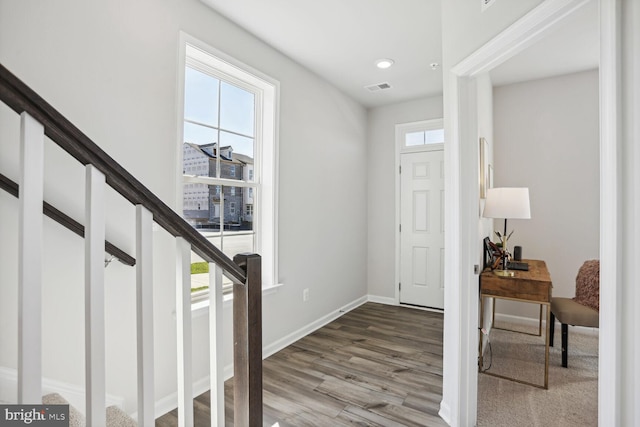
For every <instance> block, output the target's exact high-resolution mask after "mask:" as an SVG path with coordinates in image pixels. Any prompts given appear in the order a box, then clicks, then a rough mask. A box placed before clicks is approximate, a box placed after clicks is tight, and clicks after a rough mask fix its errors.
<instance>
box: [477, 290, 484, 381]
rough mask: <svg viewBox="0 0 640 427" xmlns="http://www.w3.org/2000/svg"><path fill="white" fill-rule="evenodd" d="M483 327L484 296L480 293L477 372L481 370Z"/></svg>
mask: <svg viewBox="0 0 640 427" xmlns="http://www.w3.org/2000/svg"><path fill="white" fill-rule="evenodd" d="M483 328H484V297H483V296H482V295H480V331H479V333H478V335H479V338H478V341H479V342H478V353H479V356H478V372H482V367H483V366H484V365H483V361H482V336H483V334H482V329H483Z"/></svg>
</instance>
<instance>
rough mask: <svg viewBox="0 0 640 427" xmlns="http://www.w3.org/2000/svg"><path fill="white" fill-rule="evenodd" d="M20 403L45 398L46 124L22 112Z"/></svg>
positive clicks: (19, 317) (37, 402) (19, 294)
mask: <svg viewBox="0 0 640 427" xmlns="http://www.w3.org/2000/svg"><path fill="white" fill-rule="evenodd" d="M20 164H21V170H20V194H19V197H20V220H19V223H20V225H19V238H18V251H19V255H18V259H19V261H18V263H19V267H18V269H19V273H18V276H19V279H18V281H19V285H18V403H23V404H26V403H31V404H39V403H41V402H42V224H43V220H42V194H43V166H44V128H43V126H42V125H41V124H40V123H39V122H37V121H36V120H35V119H34V118H33V117H31V116H30V115H28V114H27V113H22V114H21V115H20Z"/></svg>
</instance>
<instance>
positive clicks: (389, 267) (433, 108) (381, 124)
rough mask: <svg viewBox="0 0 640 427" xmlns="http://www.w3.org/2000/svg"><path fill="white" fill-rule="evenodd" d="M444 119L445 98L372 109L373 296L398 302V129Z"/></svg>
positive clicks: (369, 271)
mask: <svg viewBox="0 0 640 427" xmlns="http://www.w3.org/2000/svg"><path fill="white" fill-rule="evenodd" d="M440 118H442V97H441V96H434V97H429V98H421V99H417V100H415V101H409V102H404V103H400V104H393V105H388V106H384V107H378V108H373V109H370V110H369V112H368V115H367V119H368V120H367V139H368V150H367V181H368V189H367V194H368V198H367V212H366V218H367V219H368V233H367V236H368V244H367V283H368V290H369V294H370V295H373V296H375V297H382V298H391V299H393V298H395V290H396V287H397V283H396V280H395V268H396V252H395V244H396V240H395V238H396V230H395V221H394V218H395V215H396V206H395V203H396V187H395V185H396V181H395V180H396V174H397V168H396V165H395V162H396V141H395V131H396V130H395V125H397V124H401V123H409V122H416V121H420V120H430V119H440Z"/></svg>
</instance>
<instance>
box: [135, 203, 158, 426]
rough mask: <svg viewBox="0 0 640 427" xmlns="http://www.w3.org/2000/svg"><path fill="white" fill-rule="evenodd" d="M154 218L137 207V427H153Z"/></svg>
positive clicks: (144, 209)
mask: <svg viewBox="0 0 640 427" xmlns="http://www.w3.org/2000/svg"><path fill="white" fill-rule="evenodd" d="M152 226H153V215H152V214H151V212H149V210H147V209H146V208H145V207H144V206H142V205H137V206H136V320H137V334H138V425H139V426H141V427H147V426H154V425H155V398H154V381H153V369H154V358H153V250H152V237H153V234H152Z"/></svg>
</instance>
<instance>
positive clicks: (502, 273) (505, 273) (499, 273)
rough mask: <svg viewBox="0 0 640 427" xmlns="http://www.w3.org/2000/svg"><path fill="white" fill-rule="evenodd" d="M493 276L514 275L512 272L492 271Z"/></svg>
mask: <svg viewBox="0 0 640 427" xmlns="http://www.w3.org/2000/svg"><path fill="white" fill-rule="evenodd" d="M493 274H495V275H496V276H500V277H513V276H515V273H514V272H513V271H512V270H493Z"/></svg>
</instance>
